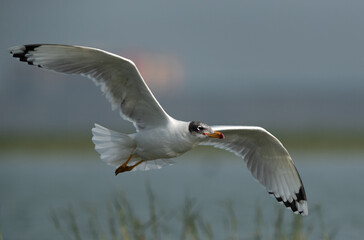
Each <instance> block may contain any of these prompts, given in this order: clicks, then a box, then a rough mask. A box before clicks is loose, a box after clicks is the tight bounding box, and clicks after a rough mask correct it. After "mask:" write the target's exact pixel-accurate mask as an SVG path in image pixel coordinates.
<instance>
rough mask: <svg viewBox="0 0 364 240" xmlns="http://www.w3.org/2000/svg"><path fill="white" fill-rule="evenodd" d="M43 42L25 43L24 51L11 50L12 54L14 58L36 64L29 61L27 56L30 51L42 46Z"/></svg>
mask: <svg viewBox="0 0 364 240" xmlns="http://www.w3.org/2000/svg"><path fill="white" fill-rule="evenodd" d="M41 45H42V44H29V45H24V48H25V49H22V52H17V53H13V51H10V54H12V55H13V57H14V58H18V59H19V60H20V61H22V62H27V63H28V64H29V65H34V63H33V62H32V61H29V59H28V57H27V56H26V55H27V54H28V53H29V52H30V51H34V49H36V48H37V47H40V46H41ZM39 67H40V65H39Z"/></svg>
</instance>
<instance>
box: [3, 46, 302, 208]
mask: <svg viewBox="0 0 364 240" xmlns="http://www.w3.org/2000/svg"><path fill="white" fill-rule="evenodd" d="M9 51H10V54H12V56H13V57H15V58H18V59H19V60H20V61H23V62H27V63H28V64H29V65H34V66H37V67H40V68H44V69H48V70H53V71H56V72H61V73H66V74H80V75H83V76H86V77H88V78H90V79H92V80H93V81H94V83H95V84H96V85H98V86H100V87H101V90H102V92H103V93H104V94H105V95H106V98H107V99H108V100H109V102H110V103H111V105H112V109H113V110H115V109H118V108H120V114H121V116H122V117H123V118H124V119H126V120H129V121H130V122H132V123H133V124H134V126H135V128H136V132H135V133H132V134H124V133H120V132H116V131H113V130H110V129H107V128H105V127H102V126H100V125H98V124H95V127H94V128H92V134H93V137H92V141H93V143H94V144H95V149H96V151H97V152H98V153H99V154H100V158H101V160H102V161H104V162H106V163H107V164H109V165H112V166H115V167H116V170H115V174H116V175H117V174H119V173H122V172H127V171H132V170H149V169H153V168H161V167H162V166H164V165H168V164H171V163H172V162H171V161H170V158H175V157H177V156H180V155H181V154H183V153H185V152H187V151H189V150H191V149H192V148H194V147H195V146H197V145H210V146H213V147H215V148H219V149H223V150H227V151H230V152H232V153H234V154H236V155H237V156H239V157H241V158H242V159H243V160H244V162H245V163H246V166H247V167H248V169H249V170H250V172H251V174H252V175H253V177H254V178H255V179H257V180H258V181H259V182H260V183H261V184H262V185H263V186H265V188H266V189H267V191H268V193H269V194H272V195H273V196H274V197H275V198H276V199H277V200H278V202H281V203H283V204H284V205H285V206H286V207H287V208H290V209H291V210H292V211H293V212H294V213H297V214H301V215H307V214H308V207H307V198H306V193H305V189H304V186H303V184H302V180H301V177H300V175H299V173H298V171H297V169H296V167H295V165H294V163H293V161H292V159H291V157H290V155H289V153H288V151H287V150H286V149H285V147H284V146H283V145H282V143H281V142H280V141H279V140H278V139H277V138H276V137H274V136H273V135H272V134H271V133H269V132H268V131H266V130H265V129H264V128H261V127H252V126H209V125H207V124H205V123H202V122H199V121H180V120H176V119H174V118H172V117H171V116H169V115H168V114H167V113H166V112H165V111H164V109H163V108H162V107H161V105H160V104H159V103H158V101H157V100H156V98H155V97H154V95H153V94H152V92H151V91H150V89H149V88H148V86H147V85H146V83H145V82H144V80H143V77H142V76H141V74H140V72H139V71H138V69H137V67H136V65H135V64H134V63H133V62H132V61H131V60H129V59H127V58H124V57H121V56H118V55H115V54H113V53H109V52H106V51H103V50H100V49H96V48H90V47H83V46H72V45H60V44H30V45H21V46H15V47H11V48H10V49H9Z"/></svg>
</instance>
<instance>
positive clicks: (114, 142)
mask: <svg viewBox="0 0 364 240" xmlns="http://www.w3.org/2000/svg"><path fill="white" fill-rule="evenodd" d="M92 135H93V137H92V142H93V143H94V144H95V149H96V151H97V152H98V153H99V154H100V158H101V160H102V161H103V162H106V163H107V164H108V165H112V166H116V167H118V166H120V165H122V164H123V163H124V162H125V161H126V160H127V159H128V158H129V156H130V154H131V153H133V151H134V149H135V142H134V140H133V139H132V138H131V137H130V136H129V135H128V134H123V133H119V132H116V131H112V130H110V129H107V128H105V127H103V126H100V125H98V124H95V127H94V128H93V129H92ZM138 160H140V159H138V158H137V157H133V158H132V159H131V161H130V164H133V162H135V161H138Z"/></svg>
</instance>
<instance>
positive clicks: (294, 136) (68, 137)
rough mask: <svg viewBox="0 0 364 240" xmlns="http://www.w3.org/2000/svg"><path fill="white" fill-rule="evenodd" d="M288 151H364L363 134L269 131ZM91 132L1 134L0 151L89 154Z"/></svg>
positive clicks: (358, 132) (350, 132) (91, 144)
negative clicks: (80, 152) (77, 152)
mask: <svg viewBox="0 0 364 240" xmlns="http://www.w3.org/2000/svg"><path fill="white" fill-rule="evenodd" d="M271 133H272V134H273V135H275V136H276V137H277V138H278V139H279V140H280V141H281V142H282V143H283V145H284V146H285V147H286V148H287V149H288V150H290V151H291V150H300V151H301V150H302V151H326V150H344V151H346V150H348V151H352V150H356V151H364V148H363V143H364V131H357V132H355V131H349V132H345V131H336V132H333V131H324V130H316V131H297V132H279V131H271ZM91 138H92V134H91V131H90V132H78V133H77V132H63V133H47V132H43V133H38V134H31V133H26V134H17V133H15V134H11V133H2V134H0V151H13V150H24V151H42V152H44V151H55V150H67V151H89V150H92V149H93V148H94V145H93V143H92V141H91Z"/></svg>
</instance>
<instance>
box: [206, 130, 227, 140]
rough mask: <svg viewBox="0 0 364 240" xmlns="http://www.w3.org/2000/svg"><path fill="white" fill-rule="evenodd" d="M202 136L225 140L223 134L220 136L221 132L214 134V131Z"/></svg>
mask: <svg viewBox="0 0 364 240" xmlns="http://www.w3.org/2000/svg"><path fill="white" fill-rule="evenodd" d="M204 135H207V136H209V137H211V138H219V139H224V138H225V136H224V134H222V133H221V132H215V131H214V133H204Z"/></svg>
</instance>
